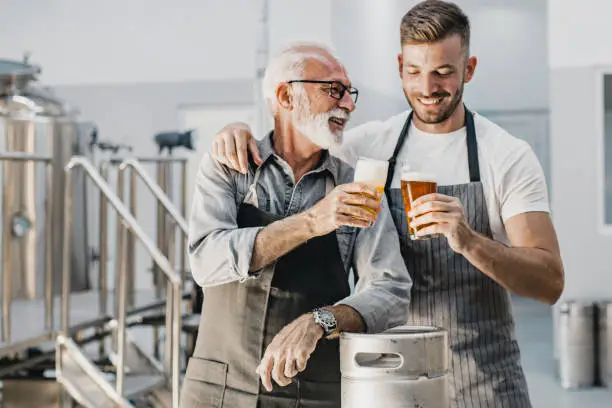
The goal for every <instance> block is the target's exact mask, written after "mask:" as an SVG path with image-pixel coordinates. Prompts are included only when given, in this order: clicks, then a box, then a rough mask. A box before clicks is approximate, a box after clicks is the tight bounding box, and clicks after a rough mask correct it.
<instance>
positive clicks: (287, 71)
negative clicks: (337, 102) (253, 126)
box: [262, 42, 337, 111]
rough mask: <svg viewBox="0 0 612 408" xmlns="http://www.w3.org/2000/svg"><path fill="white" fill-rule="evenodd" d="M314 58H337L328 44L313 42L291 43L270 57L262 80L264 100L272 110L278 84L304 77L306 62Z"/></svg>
mask: <svg viewBox="0 0 612 408" xmlns="http://www.w3.org/2000/svg"><path fill="white" fill-rule="evenodd" d="M312 59H316V60H319V61H322V62H329V61H330V60H332V59H336V60H337V58H336V57H335V55H334V53H333V51H332V50H331V49H329V48H328V47H327V46H325V45H322V44H318V43H312V42H306V43H303V42H302V43H294V44H291V45H289V46H288V47H286V48H285V49H283V50H282V51H281V52H279V53H278V54H276V55H275V56H274V57H272V58H271V59H270V62H269V63H268V66H267V67H266V72H265V74H264V78H263V82H262V92H263V97H264V100H265V101H266V103H267V104H268V107H269V108H270V109H271V110H272V111H274V110H275V106H276V88H277V87H278V85H279V84H280V83H282V82H287V81H291V80H299V79H304V77H303V75H304V68H305V66H306V62H307V61H308V60H312ZM296 85H299V84H296Z"/></svg>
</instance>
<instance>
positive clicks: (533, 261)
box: [462, 233, 563, 304]
mask: <svg viewBox="0 0 612 408" xmlns="http://www.w3.org/2000/svg"><path fill="white" fill-rule="evenodd" d="M462 255H463V256H464V257H465V258H466V259H467V260H468V261H469V262H470V263H471V264H472V265H474V266H475V267H476V268H477V269H479V270H480V271H481V272H483V273H484V274H485V275H487V276H489V277H490V278H491V279H493V280H495V281H496V282H497V283H498V284H500V285H501V286H503V287H504V288H506V289H508V290H509V291H511V292H513V293H516V294H517V295H519V296H523V297H528V298H533V299H536V300H539V301H542V302H545V303H548V304H554V303H555V302H556V301H557V299H558V298H559V296H560V295H561V291H562V290H563V272H562V264H561V260H560V259H559V256H558V255H556V254H554V253H552V252H550V251H548V250H545V249H540V248H526V247H508V246H505V245H503V244H501V243H499V242H497V241H494V240H492V239H489V238H487V237H485V236H483V235H480V234H478V233H473V237H472V239H471V240H470V244H469V245H468V246H467V247H466V248H465V249H464V250H463V251H462Z"/></svg>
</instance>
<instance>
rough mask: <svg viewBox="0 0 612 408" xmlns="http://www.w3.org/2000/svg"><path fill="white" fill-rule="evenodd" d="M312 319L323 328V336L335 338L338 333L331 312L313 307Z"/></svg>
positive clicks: (336, 323)
mask: <svg viewBox="0 0 612 408" xmlns="http://www.w3.org/2000/svg"><path fill="white" fill-rule="evenodd" d="M312 314H313V317H314V321H315V323H316V324H318V325H319V326H321V327H322V328H323V337H325V338H328V339H333V338H336V337H338V336H339V335H340V331H339V330H338V322H337V321H336V317H335V316H334V314H333V313H332V312H330V311H329V310H327V309H321V308H319V309H315V310H314V311H313V312H312Z"/></svg>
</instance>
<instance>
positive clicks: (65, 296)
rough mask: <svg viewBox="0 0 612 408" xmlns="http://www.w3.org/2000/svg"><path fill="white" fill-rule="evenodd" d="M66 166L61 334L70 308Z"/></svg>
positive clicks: (69, 204)
mask: <svg viewBox="0 0 612 408" xmlns="http://www.w3.org/2000/svg"><path fill="white" fill-rule="evenodd" d="M70 170H71V167H67V170H66V174H65V185H64V200H65V202H64V231H63V233H64V247H63V251H62V262H63V265H62V334H63V335H64V336H68V326H69V320H70V318H69V316H68V313H69V308H70V273H71V268H72V262H71V260H72V259H71V256H70V255H71V253H70V248H71V245H72V215H73V214H72V200H73V197H72V172H71V171H70Z"/></svg>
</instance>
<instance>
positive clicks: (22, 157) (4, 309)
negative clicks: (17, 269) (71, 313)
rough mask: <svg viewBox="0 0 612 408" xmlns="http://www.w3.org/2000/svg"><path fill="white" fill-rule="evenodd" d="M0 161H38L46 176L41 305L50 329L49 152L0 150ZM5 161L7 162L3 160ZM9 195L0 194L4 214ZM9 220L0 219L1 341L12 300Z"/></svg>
mask: <svg viewBox="0 0 612 408" xmlns="http://www.w3.org/2000/svg"><path fill="white" fill-rule="evenodd" d="M0 161H2V162H34V163H37V162H42V163H44V164H45V167H46V170H47V172H46V173H47V174H46V177H47V180H46V183H45V195H46V206H45V249H44V250H45V272H44V309H45V328H46V329H47V330H49V332H52V331H53V330H54V327H53V266H52V251H51V239H52V237H53V232H52V231H51V218H52V217H53V200H52V197H51V189H52V183H53V166H52V165H51V161H52V158H51V157H50V156H42V155H36V154H30V153H26V152H3V153H0ZM7 164H8V163H7ZM2 178H3V183H4V182H5V181H6V174H3V175H2ZM8 200H9V198H8V196H7V194H6V192H5V193H3V194H2V207H3V209H4V212H5V214H8V213H7V211H8V208H7V207H8V206H9V205H10V203H9V202H8ZM9 228H10V227H9V222H8V220H7V219H6V218H5V219H4V221H3V226H2V229H3V232H2V234H3V245H2V249H1V253H2V259H3V261H4V268H3V270H2V302H0V308H1V313H2V327H1V331H2V334H1V336H0V337H1V338H2V342H4V343H10V342H11V337H12V336H11V326H12V325H11V316H12V314H11V303H12V300H13V296H12V291H13V288H12V286H13V283H12V280H13V279H12V277H13V272H14V271H13V266H12V256H11V255H12V254H11V250H10V246H9V245H10V232H8V231H9Z"/></svg>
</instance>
